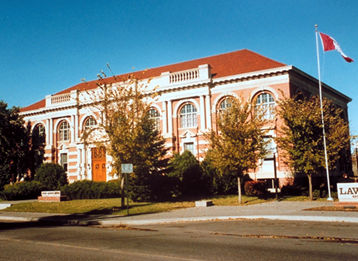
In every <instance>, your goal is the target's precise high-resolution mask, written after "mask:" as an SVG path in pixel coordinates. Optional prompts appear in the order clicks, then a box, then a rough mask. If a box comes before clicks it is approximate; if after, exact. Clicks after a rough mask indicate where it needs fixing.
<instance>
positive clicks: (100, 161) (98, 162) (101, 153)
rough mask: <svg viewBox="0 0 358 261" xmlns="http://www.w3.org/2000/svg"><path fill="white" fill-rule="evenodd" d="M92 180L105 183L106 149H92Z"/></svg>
mask: <svg viewBox="0 0 358 261" xmlns="http://www.w3.org/2000/svg"><path fill="white" fill-rule="evenodd" d="M92 180H93V181H106V148H105V147H100V148H92Z"/></svg>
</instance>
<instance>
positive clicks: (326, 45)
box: [319, 33, 353, 63]
mask: <svg viewBox="0 0 358 261" xmlns="http://www.w3.org/2000/svg"><path fill="white" fill-rule="evenodd" d="M319 35H320V37H321V41H322V46H323V50H324V51H332V50H336V51H337V52H339V53H340V54H341V55H342V57H343V58H344V60H346V61H347V62H349V63H351V62H353V59H352V58H350V57H348V56H347V55H345V54H344V52H343V51H342V49H341V47H340V46H339V44H338V43H337V41H336V40H334V38H333V37H331V36H329V35H327V34H324V33H319Z"/></svg>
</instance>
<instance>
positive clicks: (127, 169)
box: [121, 163, 133, 173]
mask: <svg viewBox="0 0 358 261" xmlns="http://www.w3.org/2000/svg"><path fill="white" fill-rule="evenodd" d="M121 172H122V173H132V172H133V164H132V163H126V164H121Z"/></svg>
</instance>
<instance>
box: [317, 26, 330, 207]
mask: <svg viewBox="0 0 358 261" xmlns="http://www.w3.org/2000/svg"><path fill="white" fill-rule="evenodd" d="M317 28H318V26H317V25H315V33H316V51H317V67H318V86H319V101H320V107H321V120H322V133H323V148H324V159H325V163H326V174H327V189H328V198H327V200H329V201H333V198H332V196H331V185H330V182H329V168H328V157H327V144H326V131H325V128H324V117H323V104H322V83H321V67H320V63H319V47H318V30H317Z"/></svg>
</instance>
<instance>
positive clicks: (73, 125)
mask: <svg viewBox="0 0 358 261" xmlns="http://www.w3.org/2000/svg"><path fill="white" fill-rule="evenodd" d="M71 123H72V124H71V125H72V128H71V142H75V115H71Z"/></svg>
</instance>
